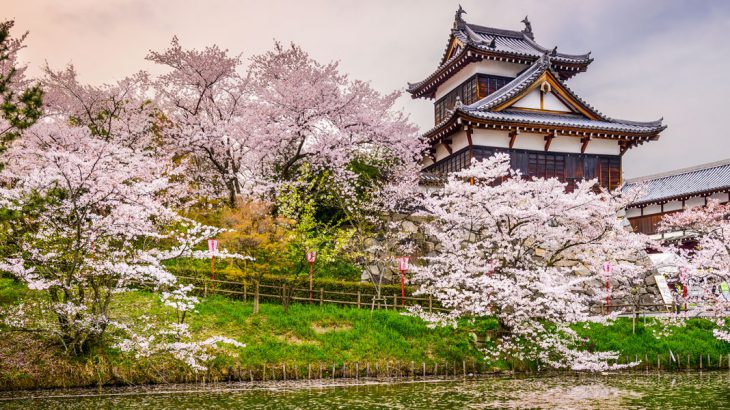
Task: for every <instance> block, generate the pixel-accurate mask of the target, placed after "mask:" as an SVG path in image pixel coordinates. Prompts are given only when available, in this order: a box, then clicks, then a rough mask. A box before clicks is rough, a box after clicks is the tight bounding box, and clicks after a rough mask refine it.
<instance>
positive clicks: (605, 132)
mask: <svg viewBox="0 0 730 410" xmlns="http://www.w3.org/2000/svg"><path fill="white" fill-rule="evenodd" d="M464 127H471V128H490V129H498V130H505V131H514V130H517V129H519V131H521V132H528V133H536V134H542V133H544V134H555V135H559V136H574V137H588V138H599V139H609V140H617V141H626V142H629V143H631V144H634V145H639V144H643V143H644V142H647V141H656V140H658V139H659V133H661V132H662V131H663V130H664V129H666V125H661V126H658V127H655V128H654V129H651V130H647V131H646V132H629V131H623V130H616V129H610V128H609V127H605V128H604V127H576V126H566V125H561V124H549V123H540V122H532V121H512V120H491V119H490V120H485V119H482V118H477V117H474V116H471V115H469V114H468V113H465V112H462V111H459V110H456V111H454V113H453V114H451V116H449V118H447V119H446V120H444V121H442V122H441V123H440V124H437V125H436V126H435V127H434V128H432V129H430V130H428V131H426V132H425V133H424V134H423V138H424V139H425V140H426V141H428V142H429V143H430V144H435V143H437V142H440V141H441V140H442V139H443V138H445V137H447V136H449V135H451V134H453V133H454V132H456V131H457V130H459V129H461V128H464Z"/></svg>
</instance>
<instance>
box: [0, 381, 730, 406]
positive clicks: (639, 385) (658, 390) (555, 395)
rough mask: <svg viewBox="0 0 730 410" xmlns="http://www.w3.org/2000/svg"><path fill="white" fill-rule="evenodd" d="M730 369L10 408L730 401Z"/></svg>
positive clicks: (9, 398) (59, 398)
mask: <svg viewBox="0 0 730 410" xmlns="http://www.w3.org/2000/svg"><path fill="white" fill-rule="evenodd" d="M728 382H730V373H728V372H709V373H708V372H706V373H623V374H610V375H585V374H551V375H541V376H540V377H535V376H532V377H490V378H482V379H468V380H461V379H454V380H448V381H435V380H430V381H413V382H405V383H404V382H402V381H401V382H397V383H396V382H387V381H379V382H378V381H369V382H367V383H366V384H358V385H354V384H353V383H354V381H344V382H340V381H336V382H331V381H330V382H326V383H324V384H313V383H312V384H310V383H307V382H281V383H274V384H250V383H235V384H218V385H208V386H197V385H196V386H189V385H178V386H156V387H136V388H113V389H104V390H102V391H98V390H64V391H46V392H20V393H18V392H16V393H4V394H1V395H0V408H9V409H21V408H22V409H28V408H36V409H45V408H50V409H94V410H97V409H106V408H113V409H135V408H155V409H201V408H206V409H223V408H272V409H307V410H315V409H336V408H347V409H385V408H409V409H411V408H416V409H427V408H428V409H454V408H465V409H503V408H509V409H522V408H534V409H615V408H628V409H643V408H650V409H653V408H657V409H658V408H662V409H664V408H730V389H729V388H728V386H729V384H728Z"/></svg>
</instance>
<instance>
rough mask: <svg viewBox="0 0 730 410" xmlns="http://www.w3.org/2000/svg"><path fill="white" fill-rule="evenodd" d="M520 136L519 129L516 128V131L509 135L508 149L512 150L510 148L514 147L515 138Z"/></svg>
mask: <svg viewBox="0 0 730 410" xmlns="http://www.w3.org/2000/svg"><path fill="white" fill-rule="evenodd" d="M518 135H520V129H519V128H517V129H516V130H514V131H512V132H510V133H509V147H510V149H512V147H514V146H515V140H516V139H517V136H518Z"/></svg>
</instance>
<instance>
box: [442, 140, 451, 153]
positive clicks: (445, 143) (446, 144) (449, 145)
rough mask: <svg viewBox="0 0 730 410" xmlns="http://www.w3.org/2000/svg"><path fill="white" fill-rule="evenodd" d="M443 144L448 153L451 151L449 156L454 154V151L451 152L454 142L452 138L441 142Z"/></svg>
mask: <svg viewBox="0 0 730 410" xmlns="http://www.w3.org/2000/svg"><path fill="white" fill-rule="evenodd" d="M441 143H442V144H444V147H446V151H449V155H451V154H453V151H452V150H451V144H452V143H453V141H452V140H451V138H444V139H443V140H441Z"/></svg>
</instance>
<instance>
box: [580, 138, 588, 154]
mask: <svg viewBox="0 0 730 410" xmlns="http://www.w3.org/2000/svg"><path fill="white" fill-rule="evenodd" d="M590 140H591V138H590V137H584V138H581V139H580V153H581V154H585V153H586V148H588V142H589V141H590Z"/></svg>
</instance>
